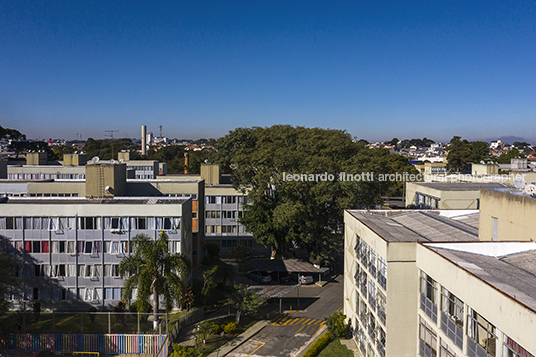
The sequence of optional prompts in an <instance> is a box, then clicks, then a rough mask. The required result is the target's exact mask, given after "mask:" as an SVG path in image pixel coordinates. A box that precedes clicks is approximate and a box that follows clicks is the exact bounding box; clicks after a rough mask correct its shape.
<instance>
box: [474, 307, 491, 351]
mask: <svg viewBox="0 0 536 357" xmlns="http://www.w3.org/2000/svg"><path fill="white" fill-rule="evenodd" d="M468 309H469V312H468V315H467V336H469V337H470V338H471V339H472V340H473V341H474V342H475V343H476V345H478V346H479V347H480V348H482V349H483V350H484V351H485V352H486V353H487V354H488V356H495V355H496V345H497V336H496V335H495V326H493V325H492V324H491V323H489V321H488V320H486V319H485V318H484V317H482V315H480V314H479V313H477V312H476V311H475V310H473V309H472V308H470V307H469V308H468ZM467 348H468V349H471V346H469V343H468V347H467Z"/></svg>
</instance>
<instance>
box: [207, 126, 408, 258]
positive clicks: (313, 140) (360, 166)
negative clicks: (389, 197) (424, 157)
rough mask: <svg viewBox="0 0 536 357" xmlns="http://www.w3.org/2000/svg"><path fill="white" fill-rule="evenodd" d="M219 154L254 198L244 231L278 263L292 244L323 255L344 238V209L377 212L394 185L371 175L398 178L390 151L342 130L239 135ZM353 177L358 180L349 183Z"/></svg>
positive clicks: (244, 131)
mask: <svg viewBox="0 0 536 357" xmlns="http://www.w3.org/2000/svg"><path fill="white" fill-rule="evenodd" d="M215 148H216V152H215V154H214V155H213V156H212V160H213V161H215V162H218V163H219V164H220V165H221V167H222V170H223V171H224V172H229V173H232V174H233V185H234V187H235V188H236V189H239V190H243V191H244V192H246V191H247V192H248V199H249V201H250V204H248V205H247V206H246V208H245V214H244V217H243V218H241V222H242V224H244V225H245V227H246V229H247V231H248V232H251V233H252V234H253V236H254V238H255V239H256V240H257V242H259V243H261V244H264V245H266V246H271V248H272V255H273V256H276V255H277V256H282V257H288V256H289V255H290V254H291V251H292V245H293V243H297V244H298V245H300V246H301V247H304V248H306V249H307V250H308V251H309V252H310V253H315V254H317V255H318V254H319V253H320V252H321V251H322V250H324V249H325V244H326V242H329V241H330V238H331V237H332V236H333V234H334V233H338V232H340V231H341V227H342V226H343V212H344V209H347V208H359V207H361V208H364V207H374V206H376V205H378V204H380V203H381V196H382V192H385V190H387V189H388V187H390V186H391V183H390V182H387V181H380V180H377V179H375V178H374V177H372V176H371V175H372V173H374V174H376V175H378V174H381V173H388V172H393V169H392V165H391V163H390V157H389V153H388V151H387V150H384V149H383V150H376V149H369V148H367V147H365V145H364V144H362V143H359V142H358V143H356V142H354V141H353V140H352V138H351V136H350V135H349V134H348V133H347V132H345V131H341V130H329V129H320V128H304V127H292V126H289V125H275V126H272V127H269V128H260V127H254V128H237V129H235V130H233V131H231V132H230V133H229V134H228V135H226V136H224V137H222V138H220V139H219V140H218V142H217V143H216V146H215ZM406 161H407V160H406ZM410 169H412V168H410ZM362 173H364V174H366V173H370V174H369V175H368V176H366V175H365V176H363V175H362ZM340 174H345V177H344V179H341V176H340ZM350 174H351V175H359V177H358V176H352V178H354V179H355V178H357V179H358V180H354V181H350V180H348V175H350ZM288 175H298V176H299V178H300V180H294V179H292V180H289V179H288V178H289V176H288ZM302 175H305V176H302ZM317 175H323V176H317ZM330 175H332V176H330ZM298 176H292V177H296V178H297V177H298ZM311 178H312V179H313V180H311Z"/></svg>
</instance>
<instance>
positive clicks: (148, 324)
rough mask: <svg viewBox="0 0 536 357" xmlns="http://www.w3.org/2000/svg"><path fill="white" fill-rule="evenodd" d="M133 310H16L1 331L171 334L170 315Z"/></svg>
mask: <svg viewBox="0 0 536 357" xmlns="http://www.w3.org/2000/svg"><path fill="white" fill-rule="evenodd" d="M157 319H158V325H157V328H156V330H155V329H154V327H153V314H152V313H138V312H135V313H131V312H87V311H86V312H60V311H55V312H42V313H40V314H35V313H33V312H31V311H25V312H22V311H20V312H15V313H11V314H8V315H6V316H3V317H1V318H0V334H8V333H15V334H24V333H37V334H45V333H46V334H48V333H52V334H153V333H158V334H167V333H168V332H169V331H168V315H167V314H157Z"/></svg>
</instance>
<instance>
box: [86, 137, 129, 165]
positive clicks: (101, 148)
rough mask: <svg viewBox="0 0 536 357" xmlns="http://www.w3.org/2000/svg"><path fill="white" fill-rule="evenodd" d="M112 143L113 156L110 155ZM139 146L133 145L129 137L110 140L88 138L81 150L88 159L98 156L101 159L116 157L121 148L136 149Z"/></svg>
mask: <svg viewBox="0 0 536 357" xmlns="http://www.w3.org/2000/svg"><path fill="white" fill-rule="evenodd" d="M112 145H113V157H112ZM138 147H139V146H137V145H135V144H134V143H133V142H132V140H131V139H128V138H123V139H114V140H113V141H112V140H100V139H98V140H95V139H93V138H88V139H87V140H86V143H85V144H84V149H83V151H84V152H85V153H86V154H87V157H88V159H91V158H92V157H95V156H98V157H99V158H100V159H102V160H110V159H117V153H118V152H120V151H121V150H131V151H133V150H136V149H137V148H138Z"/></svg>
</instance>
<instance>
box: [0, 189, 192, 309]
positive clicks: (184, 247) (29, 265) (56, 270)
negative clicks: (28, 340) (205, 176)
mask: <svg viewBox="0 0 536 357" xmlns="http://www.w3.org/2000/svg"><path fill="white" fill-rule="evenodd" d="M191 216H192V200H191V199H189V198H174V197H165V198H155V197H119V198H96V199H86V198H45V197H43V198H3V199H2V202H1V203H0V236H1V237H0V239H1V244H0V249H1V250H2V251H4V252H6V253H7V254H9V255H11V256H14V257H16V259H17V261H18V263H19V269H18V275H19V277H20V278H21V280H22V285H21V289H20V290H18V291H13V292H12V294H11V296H10V298H11V299H12V300H13V301H14V302H15V307H17V306H20V304H21V303H22V302H25V301H32V300H39V301H40V302H41V304H42V306H43V308H54V309H73V308H77V307H78V308H80V306H84V305H85V306H87V305H88V304H89V305H92V306H96V307H99V306H102V307H110V306H114V305H116V304H117V302H118V301H119V299H120V298H121V287H122V286H123V279H121V278H120V277H119V276H118V273H117V266H118V264H119V262H120V261H121V260H122V258H124V257H125V256H126V255H128V254H129V253H130V252H131V248H132V239H133V238H134V237H135V236H136V235H138V234H146V235H148V236H149V237H151V238H156V237H157V236H158V235H159V234H160V232H162V231H164V232H165V233H166V234H167V235H168V238H169V249H170V252H172V253H182V254H185V255H186V256H188V257H189V258H190V259H192V218H191Z"/></svg>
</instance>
